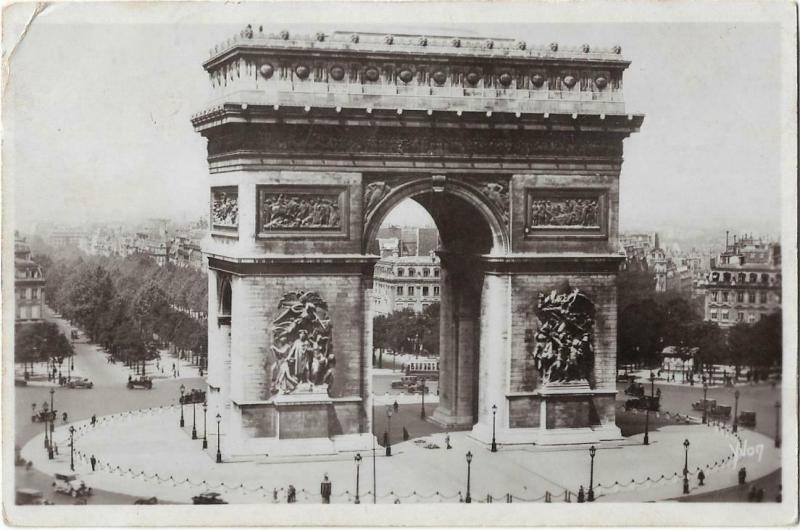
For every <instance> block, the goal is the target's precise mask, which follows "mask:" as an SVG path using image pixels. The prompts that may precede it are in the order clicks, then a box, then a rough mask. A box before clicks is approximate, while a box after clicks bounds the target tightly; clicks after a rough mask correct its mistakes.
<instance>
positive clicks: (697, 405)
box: [692, 399, 717, 412]
mask: <svg viewBox="0 0 800 530" xmlns="http://www.w3.org/2000/svg"><path fill="white" fill-rule="evenodd" d="M716 406H717V400H716V399H706V400H703V399H701V400H700V401H695V402H693V403H692V410H698V411H700V412H702V411H704V410H705V411H706V412H708V411H711V410H714V408H715V407H716Z"/></svg>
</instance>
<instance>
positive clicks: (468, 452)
mask: <svg viewBox="0 0 800 530" xmlns="http://www.w3.org/2000/svg"><path fill="white" fill-rule="evenodd" d="M471 468H472V452H471V451H467V498H466V499H464V502H466V503H467V504H469V503H471V502H472V496H471V495H470V494H469V482H470V471H471Z"/></svg>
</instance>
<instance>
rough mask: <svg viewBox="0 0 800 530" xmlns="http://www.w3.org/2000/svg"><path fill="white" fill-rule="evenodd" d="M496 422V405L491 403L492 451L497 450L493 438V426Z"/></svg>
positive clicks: (495, 441)
mask: <svg viewBox="0 0 800 530" xmlns="http://www.w3.org/2000/svg"><path fill="white" fill-rule="evenodd" d="M496 424H497V405H492V452H493V453H496V452H497V440H496V439H495V427H496Z"/></svg>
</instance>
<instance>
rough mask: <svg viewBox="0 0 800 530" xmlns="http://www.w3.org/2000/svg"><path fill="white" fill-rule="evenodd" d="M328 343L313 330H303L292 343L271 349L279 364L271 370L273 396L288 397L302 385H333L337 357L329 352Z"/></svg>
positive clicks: (317, 331) (325, 338)
mask: <svg viewBox="0 0 800 530" xmlns="http://www.w3.org/2000/svg"><path fill="white" fill-rule="evenodd" d="M329 339H330V337H327V336H325V335H323V334H321V333H320V332H319V330H313V331H312V332H311V333H309V332H308V331H306V330H304V329H301V330H300V331H299V333H298V337H297V338H296V339H295V340H294V342H292V343H286V344H284V345H283V346H275V345H273V346H272V351H273V352H274V353H275V357H276V361H275V363H274V364H273V366H272V385H273V392H281V393H283V394H287V393H289V392H291V391H292V390H294V389H295V388H296V387H297V385H299V384H300V383H310V384H313V385H330V384H331V383H332V380H333V369H334V366H335V365H336V357H335V356H334V354H333V352H332V351H331V350H330V348H329Z"/></svg>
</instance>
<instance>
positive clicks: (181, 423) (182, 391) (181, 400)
mask: <svg viewBox="0 0 800 530" xmlns="http://www.w3.org/2000/svg"><path fill="white" fill-rule="evenodd" d="M180 390H181V399H180V402H181V422H180V427H181V428H183V393H184V392H186V387H185V386H183V385H181V389H180Z"/></svg>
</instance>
